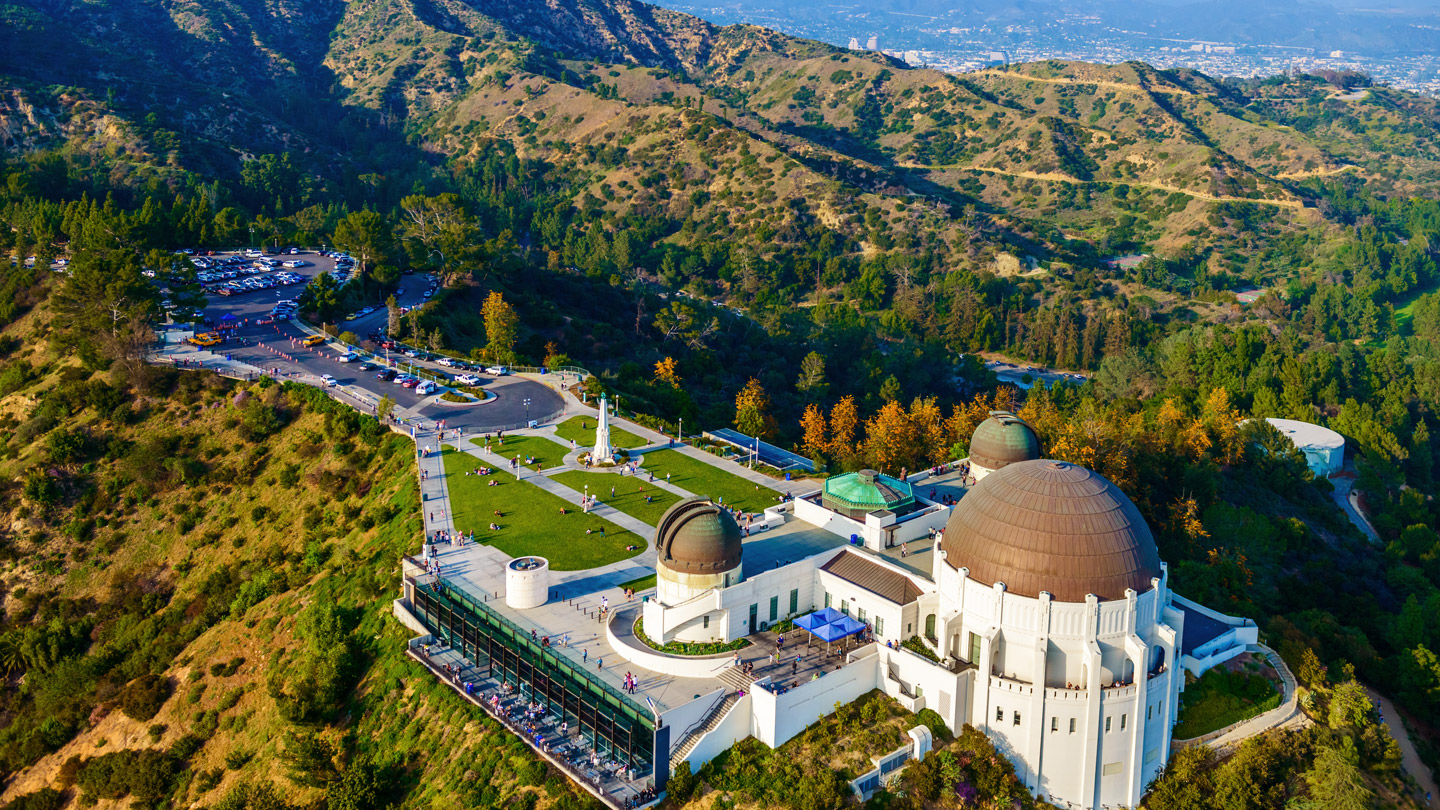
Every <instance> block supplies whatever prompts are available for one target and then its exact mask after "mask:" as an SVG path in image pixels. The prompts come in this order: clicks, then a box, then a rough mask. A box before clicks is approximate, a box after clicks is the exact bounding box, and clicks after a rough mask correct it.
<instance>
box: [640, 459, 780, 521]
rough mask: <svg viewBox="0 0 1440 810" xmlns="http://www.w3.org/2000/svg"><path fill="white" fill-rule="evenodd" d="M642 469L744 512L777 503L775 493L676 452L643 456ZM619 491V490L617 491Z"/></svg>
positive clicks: (763, 508)
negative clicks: (668, 477) (666, 477)
mask: <svg viewBox="0 0 1440 810" xmlns="http://www.w3.org/2000/svg"><path fill="white" fill-rule="evenodd" d="M641 469H644V470H645V471H647V472H653V473H655V477H656V478H657V479H664V478H665V476H666V475H669V476H670V483H671V484H674V485H675V486H677V487H681V488H682V489H687V490H689V491H691V492H693V493H695V494H696V495H707V496H709V497H711V498H716V499H720V500H723V501H724V502H725V505H726V506H734V507H738V508H740V509H744V510H745V511H747V512H762V511H764V510H765V508H766V507H770V506H774V505H775V504H777V503H779V499H778V498H777V497H776V494H775V490H773V489H769V488H767V487H762V486H760V485H759V484H757V483H754V482H751V481H747V480H745V479H744V478H741V477H740V476H738V475H732V474H730V473H728V472H726V471H724V470H722V469H720V468H719V467H716V466H713V465H711V464H706V463H705V462H704V461H701V460H699V459H695V458H691V457H689V456H687V455H685V454H684V453H681V452H678V451H676V450H652V451H649V452H647V453H646V454H645V457H644V459H643V460H642V462H641ZM617 491H618V490H617Z"/></svg>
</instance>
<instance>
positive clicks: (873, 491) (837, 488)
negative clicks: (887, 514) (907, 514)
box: [821, 470, 915, 514]
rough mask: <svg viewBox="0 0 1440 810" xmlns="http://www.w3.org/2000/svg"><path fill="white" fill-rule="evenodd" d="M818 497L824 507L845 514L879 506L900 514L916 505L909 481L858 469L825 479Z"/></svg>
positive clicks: (867, 510) (861, 511)
mask: <svg viewBox="0 0 1440 810" xmlns="http://www.w3.org/2000/svg"><path fill="white" fill-rule="evenodd" d="M821 500H822V502H823V503H824V504H825V506H826V507H828V508H830V509H833V510H835V511H837V512H843V513H845V514H852V513H865V512H874V511H877V510H880V509H889V510H890V511H892V512H897V513H899V512H904V511H905V510H906V509H907V508H909V507H911V506H913V505H914V504H915V490H914V488H912V487H911V486H910V483H909V482H908V481H901V480H900V479H899V478H892V477H890V476H888V475H882V474H880V473H878V472H876V471H874V470H861V471H860V472H853V473H845V474H844V475H832V476H831V477H829V478H826V479H825V494H824V495H823V496H822V497H821Z"/></svg>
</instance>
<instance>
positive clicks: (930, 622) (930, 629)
mask: <svg viewBox="0 0 1440 810" xmlns="http://www.w3.org/2000/svg"><path fill="white" fill-rule="evenodd" d="M925 638H928V639H930V640H931V641H934V640H935V614H934V613H931V614H930V615H929V616H926V617H925Z"/></svg>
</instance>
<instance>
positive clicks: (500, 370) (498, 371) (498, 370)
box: [485, 366, 510, 377]
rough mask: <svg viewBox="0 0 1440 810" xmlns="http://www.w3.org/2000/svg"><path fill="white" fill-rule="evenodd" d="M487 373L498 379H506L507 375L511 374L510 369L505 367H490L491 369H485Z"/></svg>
mask: <svg viewBox="0 0 1440 810" xmlns="http://www.w3.org/2000/svg"><path fill="white" fill-rule="evenodd" d="M485 373H486V374H493V375H495V376H496V377H504V376H505V375H506V374H509V373H510V369H508V368H506V367H504V366H490V367H489V368H487V369H485Z"/></svg>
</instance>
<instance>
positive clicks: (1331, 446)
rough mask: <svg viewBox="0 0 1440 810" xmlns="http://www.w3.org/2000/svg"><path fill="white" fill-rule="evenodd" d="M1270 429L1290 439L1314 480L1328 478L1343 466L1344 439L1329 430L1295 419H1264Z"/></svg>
mask: <svg viewBox="0 0 1440 810" xmlns="http://www.w3.org/2000/svg"><path fill="white" fill-rule="evenodd" d="M1265 421H1266V422H1269V423H1270V425H1271V427H1273V428H1275V429H1276V430H1278V431H1280V432H1281V433H1284V434H1285V435H1286V436H1288V437H1290V441H1291V442H1292V443H1294V445H1295V449H1297V450H1299V451H1300V452H1301V453H1304V454H1305V462H1306V463H1307V464H1309V465H1310V472H1311V473H1313V474H1314V475H1315V477H1316V478H1329V477H1330V476H1331V475H1334V474H1335V473H1337V472H1340V468H1341V467H1343V466H1345V437H1344V436H1341V435H1340V434H1339V433H1336V432H1335V431H1333V430H1331V429H1330V428H1325V427H1320V426H1319V425H1315V424H1311V423H1309V422H1301V421H1299V420H1297V419H1273V418H1272V419H1266V420H1265Z"/></svg>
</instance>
